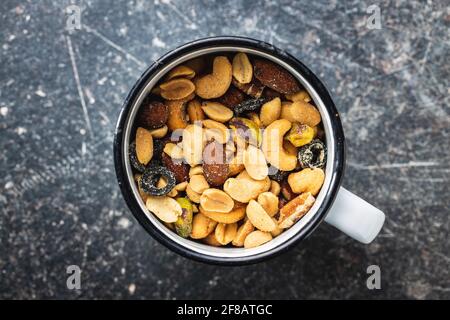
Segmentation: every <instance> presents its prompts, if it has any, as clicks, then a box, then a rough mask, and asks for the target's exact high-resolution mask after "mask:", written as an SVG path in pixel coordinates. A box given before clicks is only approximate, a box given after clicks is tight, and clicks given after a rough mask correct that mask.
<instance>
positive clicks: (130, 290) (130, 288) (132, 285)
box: [128, 283, 136, 295]
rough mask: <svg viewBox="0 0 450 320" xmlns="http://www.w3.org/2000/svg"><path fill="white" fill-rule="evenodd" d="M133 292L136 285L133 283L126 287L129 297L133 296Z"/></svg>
mask: <svg viewBox="0 0 450 320" xmlns="http://www.w3.org/2000/svg"><path fill="white" fill-rule="evenodd" d="M135 291H136V285H135V284H134V283H132V284H130V285H129V286H128V292H129V293H130V294H131V295H133V294H134V292H135Z"/></svg>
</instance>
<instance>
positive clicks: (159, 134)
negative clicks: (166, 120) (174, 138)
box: [150, 125, 169, 139]
mask: <svg viewBox="0 0 450 320" xmlns="http://www.w3.org/2000/svg"><path fill="white" fill-rule="evenodd" d="M168 130H169V128H168V127H167V126H166V125H165V126H163V127H161V128H158V129H153V130H150V134H151V135H152V137H153V138H156V139H161V138H163V137H165V135H166V134H167V131H168Z"/></svg>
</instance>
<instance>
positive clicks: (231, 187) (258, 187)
mask: <svg viewBox="0 0 450 320" xmlns="http://www.w3.org/2000/svg"><path fill="white" fill-rule="evenodd" d="M270 184H271V183H270V179H269V177H266V178H265V179H263V180H255V179H253V178H252V177H250V175H249V174H248V172H247V170H244V171H242V172H241V173H240V174H239V175H238V176H237V177H236V178H228V179H227V180H226V181H225V183H224V185H223V190H224V191H225V192H226V193H227V194H228V195H230V197H232V198H233V199H234V200H236V201H238V202H242V203H248V202H249V201H250V200H252V199H256V198H257V197H258V195H259V194H260V193H262V192H265V191H268V190H269V188H270Z"/></svg>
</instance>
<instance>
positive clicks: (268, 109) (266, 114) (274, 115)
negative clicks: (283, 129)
mask: <svg viewBox="0 0 450 320" xmlns="http://www.w3.org/2000/svg"><path fill="white" fill-rule="evenodd" d="M280 114H281V100H280V98H278V97H277V98H275V99H273V100H271V101H269V102H266V103H264V104H263V105H262V107H261V111H260V114H259V118H260V119H261V122H262V123H263V125H264V126H266V127H267V126H268V125H269V124H271V123H272V122H274V121H275V120H278V119H279V118H280Z"/></svg>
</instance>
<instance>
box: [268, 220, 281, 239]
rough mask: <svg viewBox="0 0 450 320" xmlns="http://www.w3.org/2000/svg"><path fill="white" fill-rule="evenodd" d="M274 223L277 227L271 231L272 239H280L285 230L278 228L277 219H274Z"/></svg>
mask: <svg viewBox="0 0 450 320" xmlns="http://www.w3.org/2000/svg"><path fill="white" fill-rule="evenodd" d="M272 221H273V222H274V223H275V225H276V227H275V229H273V230H272V231H270V234H271V235H272V237H274V238H275V237H278V236H279V235H280V234H281V233H282V232H283V231H284V229H282V228H280V227H279V226H278V221H277V219H275V218H272Z"/></svg>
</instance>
